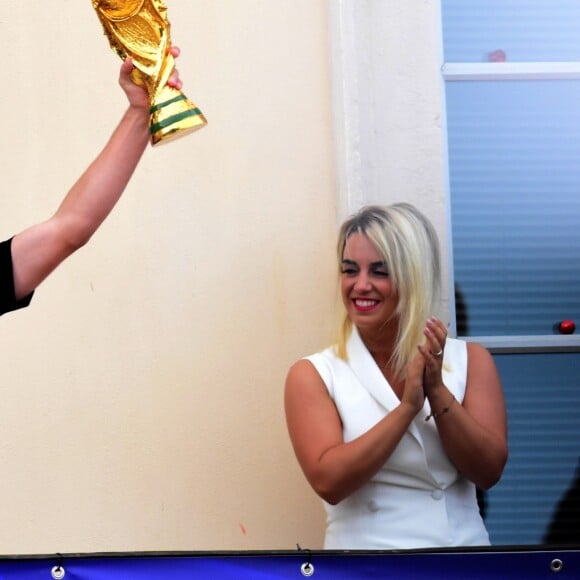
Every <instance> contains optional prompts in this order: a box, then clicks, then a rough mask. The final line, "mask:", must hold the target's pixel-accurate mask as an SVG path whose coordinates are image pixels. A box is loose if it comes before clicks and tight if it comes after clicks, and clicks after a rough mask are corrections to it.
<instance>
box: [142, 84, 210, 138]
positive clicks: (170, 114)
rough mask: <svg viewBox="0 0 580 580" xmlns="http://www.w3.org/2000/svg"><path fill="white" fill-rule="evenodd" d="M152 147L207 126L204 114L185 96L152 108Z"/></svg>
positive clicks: (181, 95)
mask: <svg viewBox="0 0 580 580" xmlns="http://www.w3.org/2000/svg"><path fill="white" fill-rule="evenodd" d="M150 113H151V120H150V124H149V132H150V133H151V145H160V144H162V143H168V142H169V141H173V140H175V139H177V138H179V137H184V136H185V135H189V133H192V132H193V131H197V130H198V129H201V128H202V127H204V126H205V125H207V120H206V118H205V117H204V116H203V113H202V112H201V111H200V110H199V109H198V108H197V107H196V106H195V105H194V104H193V103H192V102H191V101H190V100H189V99H188V98H187V97H186V96H185V95H184V94H183V93H180V92H178V95H177V96H176V97H173V98H171V99H169V100H166V101H164V102H162V103H159V104H156V105H154V106H152V107H151V109H150Z"/></svg>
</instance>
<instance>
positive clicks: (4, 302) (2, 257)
mask: <svg viewBox="0 0 580 580" xmlns="http://www.w3.org/2000/svg"><path fill="white" fill-rule="evenodd" d="M11 246H12V238H10V239H9V240H6V241H5V242H2V243H0V316H1V315H2V314H5V313H6V312H11V311H12V310H18V309H19V308H25V307H26V306H28V305H29V304H30V300H31V299H32V294H33V293H30V294H29V295H28V296H26V297H25V298H23V299H22V300H16V297H15V295H14V271H13V270H12V251H11Z"/></svg>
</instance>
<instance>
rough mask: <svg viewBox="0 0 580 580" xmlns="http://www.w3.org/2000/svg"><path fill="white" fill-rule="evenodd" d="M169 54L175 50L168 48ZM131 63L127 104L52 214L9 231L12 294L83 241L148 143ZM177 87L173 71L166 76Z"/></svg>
mask: <svg viewBox="0 0 580 580" xmlns="http://www.w3.org/2000/svg"><path fill="white" fill-rule="evenodd" d="M172 53H173V54H174V56H177V55H178V54H179V49H177V48H176V47H174V48H172ZM132 69H133V65H132V63H131V61H130V60H129V59H127V60H126V61H125V62H124V63H123V65H122V66H121V72H120V75H119V84H120V85H121V87H122V88H123V90H124V91H125V94H126V96H127V99H128V101H129V107H128V109H127V111H126V112H125V114H124V115H123V117H122V119H121V121H120V122H119V124H118V126H117V128H116V129H115V130H114V132H113V134H112V135H111V137H110V139H109V141H108V143H107V144H106V145H105V147H104V149H103V150H102V151H101V153H100V154H99V155H98V156H97V158H96V159H95V160H94V161H93V162H92V163H91V165H90V166H89V167H88V168H87V170H86V171H85V172H84V173H83V174H82V175H81V177H80V178H79V179H78V181H77V182H76V183H75V184H74V185H73V187H72V188H71V190H70V191H69V192H68V194H67V195H66V197H65V198H64V200H63V201H62V203H61V204H60V206H59V208H58V209H57V211H56V212H55V214H54V215H53V216H52V217H50V218H49V219H48V220H46V221H44V222H42V223H39V224H36V225H33V226H31V227H29V228H27V229H26V230H24V231H22V232H21V233H19V234H16V235H15V236H14V239H13V240H12V263H13V271H14V290H15V295H16V299H17V300H20V299H21V298H23V297H25V296H27V295H29V294H30V293H31V292H32V291H33V290H34V289H35V288H36V287H37V286H38V285H39V284H40V283H41V282H42V281H43V280H44V279H45V278H46V277H47V276H48V275H49V274H50V273H51V272H52V271H53V270H54V269H55V268H56V267H57V266H58V265H59V264H60V263H61V262H62V261H63V260H65V259H66V258H67V257H68V256H70V255H71V254H72V253H73V252H75V251H76V250H78V249H79V248H80V247H82V246H83V245H84V244H86V243H87V242H88V241H89V239H90V238H91V236H92V235H93V234H94V233H95V231H96V230H97V229H98V227H99V226H100V225H101V223H102V222H103V221H104V219H105V218H106V217H107V216H108V215H109V213H110V212H111V210H112V209H113V207H114V206H115V204H116V203H117V201H118V200H119V198H120V197H121V195H122V193H123V191H124V190H125V187H126V185H127V183H128V182H129V180H130V178H131V176H132V175H133V172H134V171H135V168H136V167H137V164H138V163H139V160H140V159H141V156H142V154H143V151H144V150H145V148H146V146H147V143H148V142H149V133H148V122H149V111H148V109H149V101H148V98H147V94H146V92H145V90H144V89H143V88H141V87H138V86H137V85H135V84H134V83H133V82H132V81H131V72H132ZM169 83H170V84H171V85H172V86H176V87H177V88H179V87H180V85H181V81H180V80H179V76H178V75H177V74H175V75H174V76H173V77H172V78H171V79H170V81H169Z"/></svg>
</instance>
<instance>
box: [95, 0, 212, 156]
mask: <svg viewBox="0 0 580 580" xmlns="http://www.w3.org/2000/svg"><path fill="white" fill-rule="evenodd" d="M92 2H93V8H94V9H95V11H96V12H97V15H98V17H99V19H100V21H101V23H102V25H103V28H104V30H105V35H106V36H107V38H108V39H109V43H110V45H111V48H112V49H113V50H114V51H115V52H116V53H117V54H118V55H119V56H120V57H121V58H122V59H126V58H127V57H131V60H132V61H133V64H134V65H135V70H134V71H133V80H134V81H135V83H136V84H138V85H141V86H144V87H145V88H146V89H147V93H148V94H149V103H150V105H151V108H150V113H151V120H150V124H149V131H150V133H151V143H152V144H153V145H156V144H158V143H160V142H167V141H169V140H170V139H174V138H176V137H180V136H182V135H187V134H188V133H190V132H191V131H195V130H196V129H200V128H201V127H203V126H204V125H205V124H207V121H206V119H205V117H204V116H203V114H202V112H201V111H200V110H199V109H198V108H197V107H196V106H195V105H194V104H193V103H192V102H191V101H189V99H188V98H187V97H186V96H185V95H184V94H183V93H182V92H181V91H180V90H178V89H176V88H173V87H170V86H168V85H167V80H168V79H169V77H170V76H171V73H172V72H173V69H174V67H175V61H174V59H173V56H172V55H171V53H170V50H169V49H170V47H171V38H170V25H169V21H168V20H167V7H166V6H165V3H164V2H163V0H92Z"/></svg>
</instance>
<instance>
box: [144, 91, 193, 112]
mask: <svg viewBox="0 0 580 580" xmlns="http://www.w3.org/2000/svg"><path fill="white" fill-rule="evenodd" d="M186 98H187V97H186V96H185V95H179V96H177V97H175V98H173V99H169V100H168V101H164V102H163V103H159V104H158V105H153V106H152V107H151V108H150V109H149V114H151V115H152V114H153V113H155V111H159V109H163V107H167V105H172V104H173V103H178V102H179V101H185V99H186Z"/></svg>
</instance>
